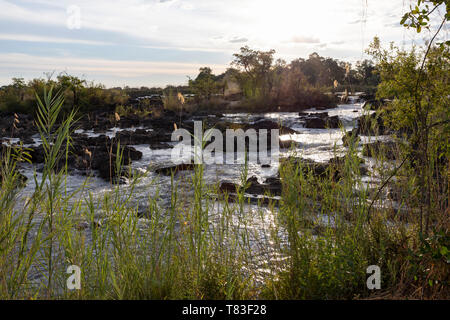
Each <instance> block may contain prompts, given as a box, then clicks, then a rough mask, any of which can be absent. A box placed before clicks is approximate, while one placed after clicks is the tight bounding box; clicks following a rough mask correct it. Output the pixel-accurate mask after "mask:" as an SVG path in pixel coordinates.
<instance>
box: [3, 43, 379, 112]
mask: <svg viewBox="0 0 450 320" xmlns="http://www.w3.org/2000/svg"><path fill="white" fill-rule="evenodd" d="M274 54H275V51H274V50H269V51H260V50H254V49H250V48H249V47H247V46H246V47H242V48H241V49H240V52H239V53H236V54H234V55H233V57H234V59H233V61H232V62H231V65H230V68H228V69H227V70H226V71H225V72H224V73H222V74H219V75H215V74H213V72H212V69H211V68H209V67H203V68H200V70H199V73H198V75H197V76H196V77H195V78H194V79H189V82H188V85H184V86H173V85H168V86H166V87H165V88H161V87H152V88H149V87H145V86H142V87H139V88H133V87H129V86H125V87H123V88H122V87H114V88H106V87H105V86H104V85H102V84H98V83H94V82H93V81H91V82H90V81H87V80H86V79H83V78H80V77H77V76H74V75H70V74H68V73H66V72H62V73H60V74H58V75H57V76H56V77H54V73H45V77H41V78H34V79H32V80H29V81H28V82H26V81H25V79H24V78H12V81H11V84H9V85H6V86H3V87H1V88H0V112H7V113H8V112H17V113H33V112H34V110H35V107H36V96H35V95H36V93H37V94H41V93H42V92H43V90H44V88H45V87H50V86H53V87H54V89H55V91H62V92H64V97H65V103H64V111H70V110H72V109H77V110H79V111H80V112H92V111H98V110H113V109H115V108H116V107H118V106H124V105H129V104H133V102H135V99H136V98H138V97H141V96H148V95H153V94H160V95H170V94H175V95H176V94H177V93H181V94H185V95H187V94H192V95H195V99H193V100H194V101H193V103H206V104H208V102H210V100H211V98H212V97H215V96H218V95H223V94H224V93H226V91H227V87H228V86H229V85H230V83H233V84H235V85H237V86H238V87H239V88H240V90H239V95H238V96H239V97H240V99H243V100H247V101H248V102H249V103H250V104H252V103H254V104H261V103H263V104H274V103H275V104H298V105H302V106H305V105H309V104H327V103H329V102H330V99H329V98H328V97H327V95H325V93H326V92H332V91H335V90H344V89H348V90H349V91H354V90H363V91H369V92H374V91H375V88H376V86H377V85H378V83H379V77H378V75H377V74H376V73H374V70H375V65H374V63H373V62H372V61H371V60H363V61H361V62H358V63H357V64H356V66H355V68H353V67H352V65H351V64H350V63H348V62H344V61H339V60H336V59H332V58H324V57H322V56H320V55H319V54H317V53H312V54H311V55H309V57H308V58H307V59H303V58H298V59H295V60H293V61H291V62H290V63H287V62H286V61H284V60H282V59H278V60H275V58H274ZM313 98H316V99H315V100H314V99H313Z"/></svg>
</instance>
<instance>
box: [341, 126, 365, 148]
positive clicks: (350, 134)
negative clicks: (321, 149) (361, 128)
mask: <svg viewBox="0 0 450 320" xmlns="http://www.w3.org/2000/svg"><path fill="white" fill-rule="evenodd" d="M352 139H353V143H354V144H355V145H357V144H358V143H359V142H360V141H361V139H360V138H359V136H358V128H354V129H353V130H352V131H346V132H345V134H344V136H343V137H342V143H343V144H344V146H345V147H348V146H350V143H351V142H352Z"/></svg>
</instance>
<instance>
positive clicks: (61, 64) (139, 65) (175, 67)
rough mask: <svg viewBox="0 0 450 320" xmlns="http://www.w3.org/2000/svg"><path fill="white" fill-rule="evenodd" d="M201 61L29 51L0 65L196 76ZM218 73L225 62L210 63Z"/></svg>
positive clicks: (128, 74)
mask: <svg viewBox="0 0 450 320" xmlns="http://www.w3.org/2000/svg"><path fill="white" fill-rule="evenodd" d="M203 66H204V64H200V63H181V62H150V61H126V60H108V59H82V58H72V57H40V56H33V55H27V54H17V53H8V54H0V68H12V69H15V70H36V71H46V70H56V71H62V70H67V71H68V72H71V71H73V72H81V73H86V74H102V75H106V74H107V75H112V76H119V77H138V76H151V75H155V74H169V75H182V76H184V75H195V74H197V73H198V69H199V68H200V67H203ZM210 67H211V68H212V69H213V70H214V71H215V72H223V71H225V69H226V66H225V65H210Z"/></svg>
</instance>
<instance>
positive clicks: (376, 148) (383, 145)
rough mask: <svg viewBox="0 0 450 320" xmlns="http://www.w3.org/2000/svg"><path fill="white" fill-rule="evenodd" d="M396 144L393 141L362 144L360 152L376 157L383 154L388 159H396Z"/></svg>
mask: <svg viewBox="0 0 450 320" xmlns="http://www.w3.org/2000/svg"><path fill="white" fill-rule="evenodd" d="M398 153H399V152H398V146H397V144H396V143H395V142H393V141H376V142H373V143H368V144H365V145H363V150H362V154H363V155H364V156H366V157H372V158H376V157H378V156H384V157H385V158H386V159H388V160H395V159H397V155H398Z"/></svg>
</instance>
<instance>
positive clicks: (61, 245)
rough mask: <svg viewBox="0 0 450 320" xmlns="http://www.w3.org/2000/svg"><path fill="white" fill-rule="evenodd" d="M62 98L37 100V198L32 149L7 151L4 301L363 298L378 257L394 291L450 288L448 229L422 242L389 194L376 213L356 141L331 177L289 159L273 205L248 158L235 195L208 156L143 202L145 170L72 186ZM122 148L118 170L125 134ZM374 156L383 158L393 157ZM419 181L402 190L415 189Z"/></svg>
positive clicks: (0, 198)
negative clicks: (258, 194)
mask: <svg viewBox="0 0 450 320" xmlns="http://www.w3.org/2000/svg"><path fill="white" fill-rule="evenodd" d="M61 104H62V98H61V96H60V95H58V94H57V95H55V96H53V94H52V91H51V90H50V92H48V93H45V94H44V98H43V99H39V113H38V117H37V126H38V128H39V132H40V134H41V138H42V141H43V144H44V150H45V155H46V157H45V165H44V169H43V171H42V175H38V174H37V173H35V174H34V178H33V181H28V183H34V185H35V191H34V193H33V195H32V196H31V197H30V198H28V199H23V197H21V195H20V183H18V181H19V174H18V173H17V168H16V166H17V163H18V161H19V160H20V159H22V158H24V157H25V156H24V155H23V154H22V153H23V152H24V151H23V150H20V148H19V149H18V150H11V149H6V150H5V152H3V159H2V162H1V167H0V169H1V170H0V172H1V189H0V250H1V251H0V298H2V299H30V298H33V299H34V298H37V299H43V298H50V299H258V298H269V299H311V298H319V299H334V298H338V299H350V298H366V297H371V296H373V292H371V291H369V290H368V289H367V287H366V278H367V274H366V268H367V266H369V265H373V264H375V265H378V266H380V268H381V270H382V288H383V290H382V291H381V292H383V294H390V295H391V296H395V294H402V295H404V296H412V297H417V294H418V293H417V292H419V291H420V290H421V291H420V293H421V294H422V297H423V295H424V294H428V296H429V297H447V298H448V293H447V296H445V290H444V288H445V285H446V283H447V284H448V282H446V281H448V260H445V259H446V257H448V252H447V253H446V252H444V251H445V249H444V248H447V247H446V245H447V244H446V242H445V241H448V233H447V234H446V233H445V232H444V233H443V234H441V236H440V237H439V233H438V232H437V233H435V234H434V238H429V239H421V238H420V237H419V235H418V233H417V224H416V223H415V220H414V219H411V220H408V222H409V223H405V222H404V216H403V213H402V212H403V211H402V210H400V209H398V210H397V211H396V212H392V211H393V210H394V209H392V207H389V206H384V205H387V204H389V201H388V200H387V199H385V198H383V197H382V198H381V200H380V201H378V202H377V205H376V206H374V208H373V210H371V211H370V212H369V210H370V208H369V206H370V199H371V197H373V193H374V192H373V190H372V189H371V186H370V185H369V184H366V183H365V182H364V181H363V179H362V176H361V173H360V169H359V168H360V158H359V156H358V154H359V152H358V149H357V146H356V143H355V141H354V140H355V139H352V141H350V143H349V147H348V151H347V154H346V156H345V158H344V160H343V161H338V162H335V163H333V165H331V166H330V167H329V168H328V169H327V173H326V174H325V175H321V176H317V175H316V174H314V172H313V170H312V169H311V167H309V166H308V165H307V164H305V163H303V162H302V161H292V159H291V160H286V161H283V162H282V163H281V166H280V178H281V182H282V196H281V198H280V200H277V199H271V200H270V201H269V204H268V205H267V204H265V205H263V204H262V203H259V204H257V205H255V204H251V203H250V201H249V200H248V198H247V196H246V190H247V188H248V183H247V181H248V171H247V170H248V168H247V165H245V166H244V167H243V169H242V176H241V183H240V187H238V188H237V189H236V194H235V195H231V194H226V193H225V194H223V193H221V192H220V191H219V188H218V186H217V185H208V184H206V183H205V179H204V173H205V172H204V167H203V166H202V165H197V166H195V170H194V171H193V172H192V173H191V174H189V175H180V174H178V175H177V176H175V173H173V174H172V176H171V178H170V181H171V183H170V195H169V201H168V204H167V205H161V201H160V200H161V195H160V191H159V190H158V189H157V188H156V191H155V192H151V193H149V195H148V200H147V203H146V206H145V210H142V204H143V203H140V204H137V203H136V202H135V201H134V197H135V194H136V187H137V186H138V184H139V183H140V182H141V181H142V180H141V179H142V177H140V176H136V175H134V176H133V179H132V180H131V181H130V183H129V184H128V185H126V186H124V185H113V187H112V189H111V191H109V192H106V193H104V194H102V195H100V196H99V195H96V194H94V193H93V192H92V191H91V190H90V189H89V188H88V186H89V178H88V179H87V180H86V181H85V183H84V184H83V185H82V186H81V187H80V188H79V189H77V190H76V191H74V192H68V191H67V183H68V179H67V178H68V173H67V156H68V152H70V133H71V128H72V127H73V123H74V119H73V115H72V114H71V115H69V116H68V117H67V118H66V119H64V120H61V119H60V118H59V110H60V108H61ZM353 138H354V137H353ZM116 152H117V157H116V161H117V163H116V165H115V168H116V170H115V171H116V172H115V174H116V175H119V174H120V172H122V169H121V166H122V161H121V150H120V145H119V146H118V149H117V151H116ZM13 155H15V156H13ZM376 166H377V167H378V168H383V167H384V166H385V162H384V160H383V157H382V156H381V158H380V163H379V164H376ZM112 181H114V179H112ZM411 185H412V182H407V183H406V184H403V188H401V186H400V190H399V192H405V194H404V196H405V197H408V199H412V196H411V194H410V191H409V189H410V186H411ZM408 214H410V215H411V217H414V215H415V213H414V212H413V210H412V211H410V212H409V213H408ZM442 214H443V213H442V212H440V211H436V216H439V217H442ZM369 215H370V217H371V218H370V219H368V217H369ZM440 221H441V222H440V223H441V224H442V221H443V220H442V219H441V220H440ZM447 223H448V222H447ZM443 230H445V229H443ZM447 230H448V229H447ZM447 232H448V231H447ZM445 237H447V238H445ZM443 239H444V240H443ZM445 239H447V240H445ZM425 244H427V245H425ZM420 250H422V251H420ZM437 252H438V253H439V254H441V255H440V256H439V255H437ZM419 254H421V257H422V260H418V257H419ZM70 265H77V266H79V267H80V268H81V270H82V281H81V289H80V290H69V289H68V288H67V286H66V280H67V278H68V276H69V275H68V274H67V273H66V269H67V267H68V266H70ZM430 265H433V266H434V267H433V269H432V270H431V271H424V270H425V269H426V268H427V267H428V266H430ZM429 280H432V281H431V285H430V283H429ZM430 288H432V289H430ZM413 289H414V290H413Z"/></svg>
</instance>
